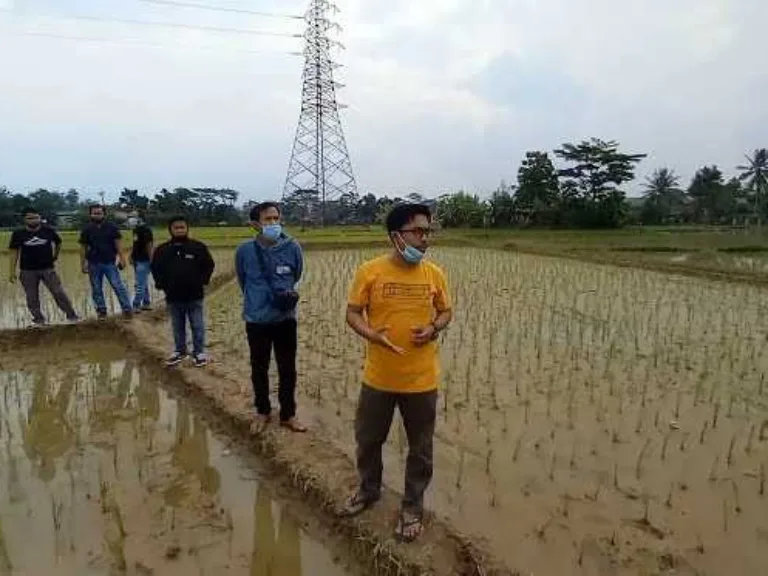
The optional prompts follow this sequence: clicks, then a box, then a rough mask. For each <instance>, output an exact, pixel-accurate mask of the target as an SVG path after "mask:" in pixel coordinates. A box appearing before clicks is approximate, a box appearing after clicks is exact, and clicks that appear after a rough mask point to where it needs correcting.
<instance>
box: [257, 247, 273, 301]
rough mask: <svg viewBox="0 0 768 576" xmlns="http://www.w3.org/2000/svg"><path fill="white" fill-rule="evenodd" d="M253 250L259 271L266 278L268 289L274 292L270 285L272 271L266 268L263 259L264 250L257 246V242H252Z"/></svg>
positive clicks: (264, 259)
mask: <svg viewBox="0 0 768 576" xmlns="http://www.w3.org/2000/svg"><path fill="white" fill-rule="evenodd" d="M253 249H254V250H255V251H256V258H257V259H258V260H259V265H260V266H261V270H262V271H263V272H264V276H265V277H266V280H267V284H269V288H270V289H271V290H274V289H275V288H274V286H273V284H272V269H271V268H269V267H268V266H267V262H266V258H265V257H264V248H262V247H261V246H259V244H258V242H257V241H256V240H254V241H253Z"/></svg>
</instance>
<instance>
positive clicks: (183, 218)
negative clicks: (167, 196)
mask: <svg viewBox="0 0 768 576" xmlns="http://www.w3.org/2000/svg"><path fill="white" fill-rule="evenodd" d="M176 222H184V224H186V225H187V228H189V220H187V217H186V216H182V215H181V214H179V215H178V216H173V217H172V218H169V219H168V231H170V230H171V226H173V225H174V224H176Z"/></svg>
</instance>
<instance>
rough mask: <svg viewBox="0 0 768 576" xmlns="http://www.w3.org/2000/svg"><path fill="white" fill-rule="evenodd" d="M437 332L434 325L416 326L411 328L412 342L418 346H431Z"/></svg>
mask: <svg viewBox="0 0 768 576" xmlns="http://www.w3.org/2000/svg"><path fill="white" fill-rule="evenodd" d="M436 335H437V330H435V327H434V325H433V324H427V325H426V326H414V327H413V328H411V341H412V342H413V343H414V344H416V346H424V345H425V344H429V343H430V342H432V340H434V339H435V336H436Z"/></svg>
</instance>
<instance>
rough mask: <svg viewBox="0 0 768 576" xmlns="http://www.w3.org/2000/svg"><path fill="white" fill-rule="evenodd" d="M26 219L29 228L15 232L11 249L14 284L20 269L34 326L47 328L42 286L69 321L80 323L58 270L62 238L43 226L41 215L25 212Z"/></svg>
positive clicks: (34, 212)
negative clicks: (41, 303)
mask: <svg viewBox="0 0 768 576" xmlns="http://www.w3.org/2000/svg"><path fill="white" fill-rule="evenodd" d="M22 216H23V218H24V224H25V227H24V228H19V229H17V230H14V231H13V234H12V235H11V242H10V245H9V249H10V253H11V267H10V276H9V279H10V281H11V283H15V282H16V269H17V267H18V268H20V270H21V272H20V274H19V279H20V280H21V285H22V287H23V288H24V293H25V295H26V297H27V308H28V309H29V312H30V313H31V314H32V322H33V323H34V324H35V325H36V326H41V325H43V324H45V316H44V315H43V311H42V309H41V308H40V283H41V282H42V283H43V284H44V285H45V287H46V288H48V291H49V292H50V293H51V296H53V299H54V300H55V302H56V305H57V306H58V307H59V308H60V309H61V310H62V312H64V314H66V315H67V320H69V321H71V322H76V321H77V320H78V316H77V313H76V312H75V309H74V308H73V307H72V301H71V300H70V299H69V297H68V296H67V293H66V292H65V291H64V287H63V286H62V284H61V279H60V278H59V275H58V274H57V272H56V270H55V269H54V264H55V262H56V260H57V259H58V257H59V250H60V249H61V237H60V236H59V235H58V233H57V232H56V231H55V230H54V229H53V228H49V227H48V226H43V225H42V221H41V219H40V213H39V212H38V211H37V210H35V209H34V208H25V209H24V211H23V213H22Z"/></svg>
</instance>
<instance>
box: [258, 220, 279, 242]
mask: <svg viewBox="0 0 768 576" xmlns="http://www.w3.org/2000/svg"><path fill="white" fill-rule="evenodd" d="M261 233H262V234H263V235H264V238H266V239H268V240H278V239H279V238H280V235H281V234H282V233H283V227H282V226H281V225H280V224H265V225H264V226H262V227H261Z"/></svg>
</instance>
